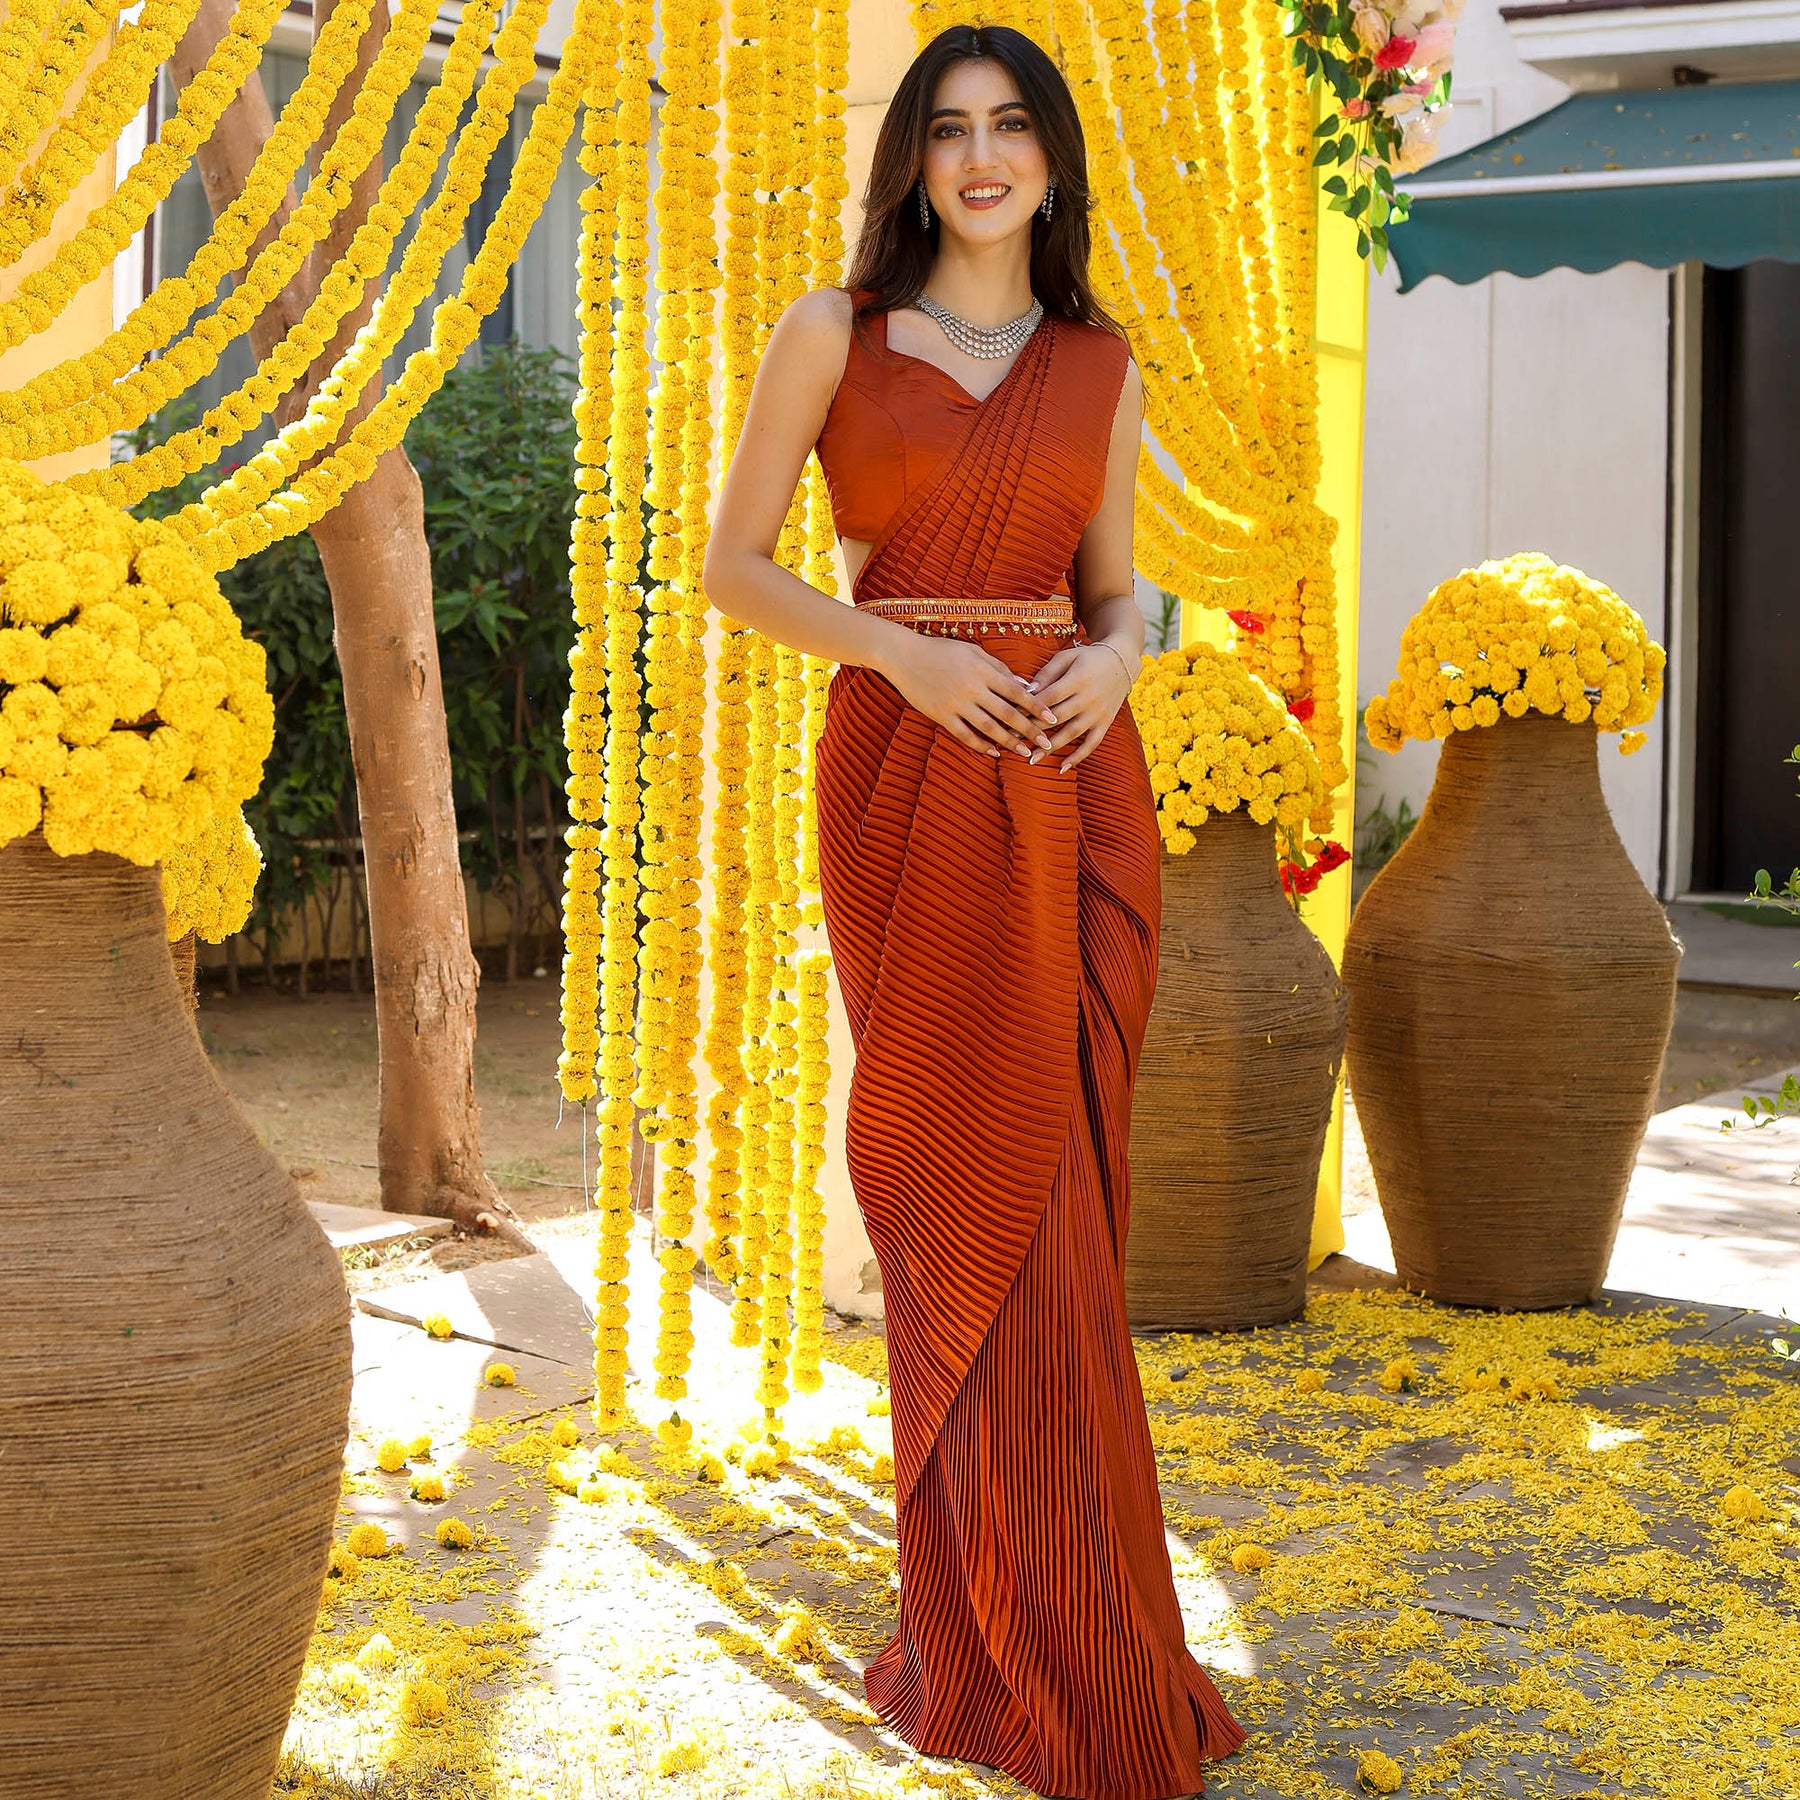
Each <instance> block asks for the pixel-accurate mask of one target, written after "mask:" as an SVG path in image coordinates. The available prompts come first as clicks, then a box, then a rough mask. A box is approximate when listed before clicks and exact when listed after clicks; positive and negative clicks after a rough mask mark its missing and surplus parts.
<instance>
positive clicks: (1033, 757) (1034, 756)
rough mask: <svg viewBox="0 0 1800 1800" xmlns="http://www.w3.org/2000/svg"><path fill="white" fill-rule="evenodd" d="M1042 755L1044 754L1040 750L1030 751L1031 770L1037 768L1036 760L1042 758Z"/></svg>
mask: <svg viewBox="0 0 1800 1800" xmlns="http://www.w3.org/2000/svg"><path fill="white" fill-rule="evenodd" d="M1043 754H1044V753H1043V751H1041V750H1034V751H1032V753H1031V766H1032V767H1033V768H1034V769H1035V768H1036V767H1037V765H1038V758H1039V757H1041V756H1042V755H1043Z"/></svg>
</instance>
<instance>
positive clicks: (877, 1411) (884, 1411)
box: [863, 1394, 893, 1419]
mask: <svg viewBox="0 0 1800 1800" xmlns="http://www.w3.org/2000/svg"><path fill="white" fill-rule="evenodd" d="M863 1411H864V1412H866V1413H867V1414H868V1415H869V1417H870V1418H871V1419H885V1418H887V1417H889V1415H890V1414H891V1413H892V1411H893V1401H892V1400H891V1398H890V1397H889V1396H888V1395H886V1394H876V1395H875V1396H874V1397H873V1398H872V1399H870V1400H869V1401H868V1403H867V1404H866V1405H865V1406H864V1407H863Z"/></svg>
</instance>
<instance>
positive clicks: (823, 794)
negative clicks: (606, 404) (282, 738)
mask: <svg viewBox="0 0 1800 1800" xmlns="http://www.w3.org/2000/svg"><path fill="white" fill-rule="evenodd" d="M873 323H874V326H875V330H874V333H873V341H874V342H876V343H877V344H879V345H881V346H882V347H885V318H884V317H883V316H882V315H876V318H875V320H874V321H873ZM893 354H894V355H895V356H896V357H899V353H893ZM1125 362H1126V348H1125V345H1124V344H1123V342H1122V341H1121V340H1119V339H1118V338H1117V337H1115V336H1113V335H1112V334H1111V333H1109V332H1106V331H1104V330H1101V329H1100V328H1098V327H1094V326H1088V325H1082V324H1076V323H1072V322H1070V321H1068V320H1065V319H1061V318H1059V317H1057V316H1056V315H1054V314H1046V316H1045V318H1044V320H1043V322H1042V323H1041V324H1040V325H1039V327H1038V329H1037V331H1036V332H1035V333H1034V334H1033V335H1032V337H1031V339H1030V340H1029V341H1028V342H1027V344H1026V345H1025V347H1024V349H1023V350H1022V351H1020V352H1019V354H1018V356H1017V357H1016V359H1015V360H1014V362H1013V364H1012V366H1011V367H1010V368H1009V369H1008V370H1007V372H1006V374H1005V376H1004V377H1003V378H1002V380H1001V382H1000V384H999V385H998V387H996V388H995V389H994V390H993V391H992V393H990V394H989V395H988V396H987V397H986V398H985V399H981V400H977V399H976V398H974V397H973V396H972V395H970V394H969V393H968V392H967V391H966V390H965V389H963V388H962V387H961V384H960V383H958V382H956V381H955V380H954V378H952V377H951V376H950V375H949V374H948V373H947V372H946V371H944V370H942V369H939V368H937V367H936V366H935V365H933V364H931V363H929V362H926V361H925V360H923V359H921V358H912V357H906V358H903V359H901V360H896V361H891V362H889V361H883V360H882V359H881V358H880V357H879V356H878V355H877V354H875V353H874V352H872V351H871V350H870V348H869V347H867V346H866V345H864V344H863V343H861V342H860V341H859V340H855V339H853V342H852V346H851V350H850V357H849V362H848V363H847V365H846V369H845V375H844V379H843V381H842V383H841V384H840V386H839V389H838V392H837V394H836V396H835V397H834V399H833V402H832V410H831V414H830V416H829V418H828V420H827V425H826V428H825V430H824V431H823V432H822V433H821V437H820V441H819V454H820V457H821V460H822V462H823V463H824V465H825V469H826V474H827V478H828V480H829V482H830V486H831V491H832V500H833V507H834V511H835V512H836V514H837V520H838V528H839V531H840V534H841V535H844V536H851V537H860V536H870V537H871V540H872V548H871V549H870V552H869V555H868V558H867V560H866V561H865V563H864V564H863V566H862V568H861V569H860V570H859V572H858V575H857V579H856V583H855V592H854V596H853V597H854V599H855V601H856V603H857V604H858V605H862V606H871V607H874V608H875V609H876V610H887V611H889V613H890V616H904V615H905V612H906V609H905V608H891V609H890V608H889V607H887V606H885V605H884V603H887V602H895V601H900V600H903V599H907V598H911V597H921V596H923V597H949V598H951V599H954V600H958V601H981V602H983V603H984V604H983V605H982V606H980V607H965V608H963V609H962V613H961V618H960V620H959V622H958V625H957V628H958V629H959V630H961V631H963V632H965V633H969V634H971V635H974V636H976V638H977V641H979V642H981V643H982V644H983V645H984V646H985V648H987V649H988V650H990V651H991V652H992V653H993V654H994V655H995V656H997V657H999V658H1000V659H1001V660H1002V661H1004V662H1005V663H1006V665H1007V666H1008V667H1009V668H1011V669H1014V670H1017V671H1019V672H1021V673H1024V674H1030V673H1032V672H1033V671H1035V670H1036V669H1037V668H1039V667H1040V666H1041V665H1042V664H1043V663H1044V662H1045V661H1046V660H1047V659H1048V658H1049V657H1050V656H1051V655H1052V654H1053V653H1054V652H1055V651H1056V650H1057V649H1058V648H1060V647H1061V646H1062V645H1064V644H1066V643H1068V642H1070V641H1071V639H1074V640H1081V639H1083V638H1084V637H1085V633H1084V632H1083V631H1082V629H1081V627H1080V625H1079V623H1078V622H1072V623H1064V624H1062V625H1061V626H1060V628H1057V627H1052V628H1049V629H1046V628H1045V626H1044V625H1043V624H1041V623H1038V624H1037V625H1036V627H1035V629H1034V628H1033V624H1032V623H1031V621H1033V620H1042V619H1043V618H1045V617H1053V616H1054V613H1055V609H1056V607H1057V606H1058V605H1059V604H1060V606H1061V609H1062V613H1063V615H1064V617H1065V619H1069V618H1072V614H1073V608H1072V605H1071V604H1070V603H1069V602H1068V601H1067V600H1064V601H1061V602H1058V601H1056V600H1055V598H1054V596H1055V595H1056V594H1057V593H1058V591H1059V590H1060V591H1061V592H1062V593H1064V594H1069V595H1072V594H1073V593H1074V592H1075V588H1076V583H1075V578H1074V553H1075V548H1076V544H1077V542H1078V540H1079V539H1080V536H1081V534H1082V532H1083V530H1084V529H1085V528H1086V526H1087V524H1088V521H1089V520H1090V519H1091V518H1092V517H1093V514H1094V512H1095V511H1096V510H1097V508H1098V506H1099V503H1100V498H1101V492H1102V488H1103V485H1104V479H1105V464H1106V453H1107V445H1108V439H1109V436H1110V431H1111V424H1112V419H1113V415H1114V411H1115V408H1116V406H1117V403H1118V397H1119V393H1120V387H1121V383H1122V381H1123V379H1124V372H1125ZM877 515H884V516H882V517H881V520H880V523H879V524H877V523H876V518H877ZM859 522H861V523H863V529H858V525H859ZM1046 609H1048V611H1047V610H1046ZM1021 621H1025V628H1024V629H1019V628H1018V625H1019V623H1020V622H1021ZM1062 754H1063V755H1066V754H1067V752H1066V751H1065V752H1063V753H1062ZM1061 760H1062V756H1061V755H1056V754H1052V755H1050V756H1047V757H1046V758H1045V759H1044V760H1043V761H1041V762H1039V763H1038V764H1037V765H1036V766H1035V767H1034V766H1031V765H1030V764H1028V763H1027V762H1026V760H1025V758H1024V757H1022V756H1019V755H1018V754H1017V753H1016V752H1014V751H1011V750H1007V751H1005V752H1004V753H1003V754H1002V755H1001V756H999V757H993V756H989V755H984V754H982V753H980V752H977V751H974V750H971V749H968V748H966V747H965V746H964V745H962V744H960V743H958V742H957V741H956V739H955V738H953V737H952V736H951V735H950V733H949V732H948V731H946V730H944V729H942V728H941V727H939V726H938V725H937V724H936V723H935V722H934V721H933V720H931V719H930V718H928V717H927V716H926V715H925V714H923V713H921V712H919V711H917V710H916V709H914V708H913V707H910V706H909V705H908V704H907V703H906V702H905V701H904V700H903V699H902V698H901V696H900V694H899V692H898V690H897V689H895V687H894V686H893V685H892V683H890V682H889V681H887V680H886V679H885V678H884V677H882V676H881V675H879V674H877V673H875V672H874V671H872V670H869V669H866V668H862V667H858V666H855V665H851V664H843V665H841V666H840V667H839V668H838V669H837V671H836V673H835V674H834V676H833V678H832V683H831V688H830V695H829V700H828V705H827V713H826V723H825V726H824V731H823V734H822V736H821V738H820V741H819V744H818V747H817V763H816V795H817V807H818V823H819V863H820V876H821V886H822V899H823V903H824V910H825V919H826V926H827V930H828V932H829V936H830V945H831V950H832V954H833V958H834V962H835V966H836V969H837V973H838V976H839V980H840V983H841V987H842V992H843V995H844V999H845V1003H846V1006H847V1010H848V1013H849V1018H850V1023H851V1029H852V1035H853V1039H854V1042H855V1046H856V1063H855V1069H854V1073H853V1075H852V1079H851V1084H850V1093H849V1103H848V1110H847V1114H846V1154H847V1160H848V1165H849V1172H850V1177H851V1181H852V1185H853V1188H854V1191H855V1195H856V1200H857V1204H858V1207H859V1209H860V1211H861V1213H862V1216H863V1219H864V1222H865V1224H866V1226H867V1229H868V1233H869V1238H870V1242H871V1244H872V1245H873V1247H874V1250H875V1256H876V1261H877V1264H878V1266H879V1268H880V1271H881V1283H882V1291H883V1295H884V1297H885V1304H886V1313H887V1341H888V1363H889V1370H890V1377H891V1390H892V1407H893V1430H894V1462H895V1472H896V1480H895V1502H896V1512H897V1521H898V1539H899V1564H900V1601H899V1624H898V1629H897V1630H896V1631H895V1633H894V1635H893V1637H892V1638H891V1639H890V1640H889V1641H888V1643H887V1645H886V1646H885V1647H884V1648H883V1649H882V1651H881V1652H880V1654H879V1655H878V1656H877V1657H876V1658H875V1659H874V1661H873V1662H872V1663H871V1664H870V1665H869V1667H868V1669H867V1670H866V1672H865V1676H864V1681H865V1685H866V1689H867V1693H868V1697H869V1701H870V1704H871V1705H872V1706H873V1707H874V1709H875V1711H876V1712H877V1713H878V1714H879V1715H880V1717H881V1718H882V1719H883V1720H884V1721H886V1722H887V1723H888V1724H889V1725H890V1726H891V1727H892V1728H893V1729H894V1730H895V1731H896V1732H897V1733H898V1734H899V1735H900V1736H901V1737H902V1738H903V1739H904V1740H905V1741H906V1742H907V1743H909V1744H911V1745H913V1746H914V1747H915V1748H917V1749H919V1750H922V1751H925V1752H928V1753H930V1754H934V1755H940V1756H950V1757H959V1758H964V1759H967V1760H969V1761H972V1762H976V1763H985V1764H989V1765H991V1766H993V1767H995V1768H998V1769H1001V1770H1003V1771H1004V1772H1005V1773H1007V1774H1009V1775H1011V1776H1013V1777H1015V1778H1016V1779H1018V1780H1019V1781H1022V1782H1023V1783H1025V1784H1026V1785H1027V1786H1029V1787H1031V1788H1032V1789H1034V1790H1035V1791H1037V1792H1038V1793H1040V1794H1045V1795H1058V1796H1072V1797H1079V1800H1166V1797H1168V1796H1174V1795H1184V1794H1193V1793H1197V1792H1199V1791H1201V1789H1202V1777H1201V1769H1202V1765H1203V1764H1204V1763H1205V1762H1207V1761H1209V1760H1211V1759H1215V1758H1218V1757H1221V1756H1224V1755H1226V1754H1228V1753H1229V1752H1230V1751H1232V1750H1234V1749H1236V1748H1237V1746H1238V1745H1239V1744H1241V1743H1242V1742H1243V1740H1244V1736H1245V1733H1244V1731H1243V1729H1242V1727H1240V1726H1239V1725H1238V1724H1237V1722H1236V1721H1235V1720H1234V1719H1233V1718H1232V1717H1231V1715H1230V1713H1229V1712H1228V1711H1227V1709H1226V1706H1225V1703H1224V1701H1223V1699H1222V1698H1221V1696H1220V1695H1219V1693H1218V1691H1217V1690H1216V1689H1215V1688H1214V1686H1213V1684H1212V1683H1211V1681H1210V1680H1209V1679H1208V1678H1207V1675H1206V1673H1205V1671H1204V1670H1203V1669H1202V1668H1201V1667H1200V1665H1199V1664H1198V1663H1197V1662H1196V1661H1195V1660H1194V1659H1193V1657H1192V1656H1191V1655H1190V1654H1189V1652H1188V1650H1187V1649H1186V1646H1185V1644H1184V1641H1183V1627H1182V1620H1181V1614H1180V1610H1179V1607H1178V1605H1177V1602H1176V1597H1175V1590H1174V1583H1173V1579H1172V1575H1171V1572H1170V1563H1169V1556H1168V1551H1167V1549H1166V1546H1165V1543H1164V1539H1163V1523H1162V1513H1161V1508H1160V1504H1159V1500H1158V1495H1157V1487H1156V1464H1155V1457H1154V1453H1153V1450H1152V1447H1151V1442H1150V1434H1149V1427H1148V1423H1147V1421H1146V1418H1145V1412H1144V1400H1143V1391H1142V1388H1141V1386H1140V1384H1139V1380H1138V1373H1137V1366H1136V1364H1135V1362H1134V1361H1133V1358H1132V1349H1131V1337H1130V1333H1129V1330H1128V1328H1127V1325H1126V1321H1125V1305H1124V1285H1123V1263H1124V1246H1125V1232H1126V1225H1127V1219H1128V1214H1129V1197H1130V1175H1129V1170H1128V1167H1127V1161H1126V1145H1127V1139H1128V1134H1129V1126H1130V1113H1131V1090H1132V1082H1133V1077H1134V1074H1135V1071H1136V1067H1137V1058H1138V1050H1139V1046H1140V1043H1141V1041H1142V1037H1143V1032H1144V1027H1145V1023H1146V1020H1147V1018H1148V1014H1149V1010H1150V1003H1151V999H1152V996H1153V993H1154V990H1155V985H1156V955H1157V928H1158V917H1159V912H1160V906H1161V891H1160V869H1159V863H1158V858H1159V855H1160V848H1159V841H1158V835H1157V830H1156V823H1155V816H1154V804H1153V800H1152V796H1151V792H1150V784H1149V776H1148V773H1147V770H1146V768H1145V763H1144V755H1143V749H1142V746H1141V744H1140V741H1139V738H1138V734H1137V729H1136V726H1135V724H1134V722H1133V720H1132V716H1131V712H1130V709H1129V707H1121V708H1120V710H1119V712H1118V714H1117V716H1116V717H1115V718H1114V720H1113V722H1112V724H1111V725H1110V727H1109V728H1108V730H1107V732H1106V734H1105V737H1104V738H1103V740H1102V741H1101V742H1100V744H1098V745H1097V746H1096V747H1095V749H1094V750H1093V751H1091V752H1090V753H1089V754H1088V756H1087V757H1086V758H1085V759H1084V760H1083V761H1082V762H1080V763H1078V764H1077V765H1076V766H1075V767H1074V768H1073V769H1071V770H1070V771H1069V772H1068V773H1066V774H1064V773H1062V772H1060V770H1059V768H1058V764H1059V762H1060V761H1061Z"/></svg>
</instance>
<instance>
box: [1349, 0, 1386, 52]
mask: <svg viewBox="0 0 1800 1800" xmlns="http://www.w3.org/2000/svg"><path fill="white" fill-rule="evenodd" d="M1350 22H1351V25H1352V27H1353V29H1354V30H1355V32H1356V39H1357V42H1358V43H1360V44H1361V45H1362V47H1363V48H1364V49H1365V50H1366V51H1368V53H1369V54H1370V55H1371V56H1373V55H1374V54H1375V52H1376V51H1377V50H1379V49H1380V48H1381V47H1382V45H1383V44H1385V43H1386V42H1387V41H1388V38H1389V37H1390V36H1391V35H1392V30H1393V28H1392V27H1391V26H1390V25H1389V23H1388V16H1387V14H1386V13H1385V12H1383V11H1382V10H1381V8H1380V7H1379V6H1377V5H1375V4H1374V3H1373V0H1362V4H1361V5H1359V6H1358V7H1357V8H1356V9H1355V11H1354V12H1352V13H1351V15H1350Z"/></svg>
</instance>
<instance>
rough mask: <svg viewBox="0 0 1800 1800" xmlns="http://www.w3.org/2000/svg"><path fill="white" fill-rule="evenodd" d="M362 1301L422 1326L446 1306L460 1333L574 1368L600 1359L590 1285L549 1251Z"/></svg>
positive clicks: (377, 1313)
mask: <svg viewBox="0 0 1800 1800" xmlns="http://www.w3.org/2000/svg"><path fill="white" fill-rule="evenodd" d="M590 1256H591V1252H590ZM357 1305H358V1306H359V1307H360V1308H361V1309H362V1311H364V1312H366V1313H370V1314H372V1315H373V1316H374V1317H376V1318H378V1319H392V1320H396V1321H398V1322H400V1323H403V1324H412V1325H415V1326H416V1325H419V1324H421V1323H422V1322H423V1321H424V1319H425V1318H426V1317H427V1316H428V1315H430V1314H432V1313H442V1314H443V1315H444V1316H445V1317H446V1318H448V1319H449V1321H450V1323H451V1325H452V1326H453V1327H454V1329H455V1331H456V1334H457V1336H458V1337H463V1338H468V1339H470V1340H471V1341H473V1342H476V1343H481V1344H487V1345H491V1346H495V1347H497V1348H499V1349H502V1350H511V1351H518V1352H520V1353H528V1354H530V1355H533V1356H538V1357H543V1358H546V1359H548V1360H549V1361H552V1362H559V1363H563V1364H566V1365H568V1366H569V1367H571V1368H577V1369H582V1370H586V1369H588V1368H590V1367H591V1366H592V1363H593V1360H594V1341H593V1314H592V1312H591V1311H590V1308H589V1301H588V1296H587V1293H586V1291H585V1289H584V1288H583V1287H581V1286H578V1285H576V1283H575V1281H574V1279H573V1278H572V1272H565V1270H564V1269H563V1268H561V1267H559V1266H558V1264H557V1262H556V1260H555V1259H554V1258H552V1257H551V1256H549V1255H547V1254H545V1253H544V1252H543V1251H539V1252H537V1253H536V1254H535V1255H532V1256H520V1257H514V1258H511V1259H509V1260H507V1261H504V1262H487V1263H477V1264H475V1265H474V1267H472V1268H469V1269H463V1270H459V1271H458V1272H457V1273H455V1274H450V1275H433V1276H430V1277H428V1278H427V1279H426V1280H424V1281H410V1282H407V1283H405V1284H404V1285H402V1286H399V1287H391V1288H383V1289H381V1290H380V1291H379V1292H377V1293H373V1294H365V1295H362V1296H361V1297H360V1298H359V1299H358V1301H357Z"/></svg>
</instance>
